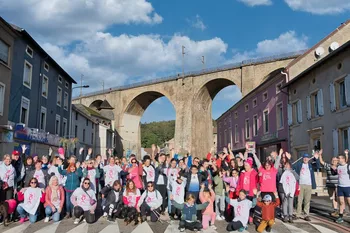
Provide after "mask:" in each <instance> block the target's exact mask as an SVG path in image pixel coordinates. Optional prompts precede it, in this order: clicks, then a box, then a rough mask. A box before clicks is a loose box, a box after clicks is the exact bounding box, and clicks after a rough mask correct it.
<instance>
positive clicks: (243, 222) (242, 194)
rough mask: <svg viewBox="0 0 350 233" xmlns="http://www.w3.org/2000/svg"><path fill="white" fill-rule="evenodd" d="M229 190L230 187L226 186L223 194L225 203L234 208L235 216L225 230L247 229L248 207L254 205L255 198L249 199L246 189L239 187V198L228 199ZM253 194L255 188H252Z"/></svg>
mask: <svg viewBox="0 0 350 233" xmlns="http://www.w3.org/2000/svg"><path fill="white" fill-rule="evenodd" d="M229 191H230V187H229V186H227V187H226V195H225V200H226V202H227V203H229V204H230V205H231V206H233V208H234V214H235V217H234V219H233V220H232V222H230V223H229V224H228V225H227V227H226V230H227V231H237V230H238V232H243V231H244V230H245V229H247V224H248V220H249V214H250V209H251V208H254V207H255V205H256V198H255V197H254V198H253V201H250V200H249V199H248V198H247V194H248V193H247V191H245V190H244V189H241V190H240V191H239V198H238V199H230V198H229V197H228V192H229ZM253 193H254V195H256V194H257V190H256V189H254V190H253Z"/></svg>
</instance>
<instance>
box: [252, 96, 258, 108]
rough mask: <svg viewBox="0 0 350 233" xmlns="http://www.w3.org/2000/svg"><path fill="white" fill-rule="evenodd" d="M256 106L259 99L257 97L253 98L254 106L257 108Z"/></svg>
mask: <svg viewBox="0 0 350 233" xmlns="http://www.w3.org/2000/svg"><path fill="white" fill-rule="evenodd" d="M256 106H258V100H257V99H256V98H255V99H253V108H255V107H256Z"/></svg>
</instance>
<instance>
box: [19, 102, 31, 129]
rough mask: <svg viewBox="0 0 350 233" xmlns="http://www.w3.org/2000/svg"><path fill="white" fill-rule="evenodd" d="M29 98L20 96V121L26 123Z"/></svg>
mask: <svg viewBox="0 0 350 233" xmlns="http://www.w3.org/2000/svg"><path fill="white" fill-rule="evenodd" d="M29 107H30V100H29V99H27V98H25V97H23V96H22V102H21V113H20V122H21V123H22V124H25V125H28V117H29Z"/></svg>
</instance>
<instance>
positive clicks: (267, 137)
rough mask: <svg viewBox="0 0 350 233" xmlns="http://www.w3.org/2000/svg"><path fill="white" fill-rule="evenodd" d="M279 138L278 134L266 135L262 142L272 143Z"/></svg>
mask: <svg viewBox="0 0 350 233" xmlns="http://www.w3.org/2000/svg"><path fill="white" fill-rule="evenodd" d="M277 138H278V132H275V133H270V134H266V135H264V136H262V137H261V139H260V140H261V141H262V142H266V141H272V140H275V139H277Z"/></svg>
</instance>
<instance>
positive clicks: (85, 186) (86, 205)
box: [71, 178, 97, 224]
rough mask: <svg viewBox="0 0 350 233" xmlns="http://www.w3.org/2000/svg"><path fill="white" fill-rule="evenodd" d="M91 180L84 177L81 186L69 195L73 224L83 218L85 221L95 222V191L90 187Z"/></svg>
mask: <svg viewBox="0 0 350 233" xmlns="http://www.w3.org/2000/svg"><path fill="white" fill-rule="evenodd" d="M90 186H91V181H90V179H89V178H84V179H83V182H82V185H81V187H79V188H77V189H76V190H75V191H74V192H73V194H72V197H71V202H72V203H73V206H74V208H73V213H74V216H75V220H74V224H79V222H80V221H81V220H82V219H83V218H85V219H84V221H86V222H87V223H93V222H95V209H96V205H97V201H96V196H95V191H94V190H92V189H91V187H90Z"/></svg>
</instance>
